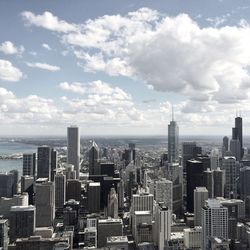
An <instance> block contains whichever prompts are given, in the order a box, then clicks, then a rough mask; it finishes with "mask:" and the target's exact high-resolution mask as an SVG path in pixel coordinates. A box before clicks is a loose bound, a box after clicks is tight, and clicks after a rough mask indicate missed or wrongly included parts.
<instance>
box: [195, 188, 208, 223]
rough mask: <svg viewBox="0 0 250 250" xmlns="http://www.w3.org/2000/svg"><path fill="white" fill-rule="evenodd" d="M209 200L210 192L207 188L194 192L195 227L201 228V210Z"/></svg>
mask: <svg viewBox="0 0 250 250" xmlns="http://www.w3.org/2000/svg"><path fill="white" fill-rule="evenodd" d="M206 200H208V190H207V189H206V188H205V187H196V189H195V190H194V225H195V226H201V209H202V207H203V206H204V205H205V201H206Z"/></svg>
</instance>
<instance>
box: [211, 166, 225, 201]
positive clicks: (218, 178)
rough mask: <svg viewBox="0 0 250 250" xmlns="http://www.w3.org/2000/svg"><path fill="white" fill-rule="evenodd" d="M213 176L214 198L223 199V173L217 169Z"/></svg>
mask: <svg viewBox="0 0 250 250" xmlns="http://www.w3.org/2000/svg"><path fill="white" fill-rule="evenodd" d="M213 176H214V197H215V198H216V197H224V189H225V171H224V170H222V169H220V168H217V169H215V170H214V171H213Z"/></svg>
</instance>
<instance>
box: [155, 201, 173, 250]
mask: <svg viewBox="0 0 250 250" xmlns="http://www.w3.org/2000/svg"><path fill="white" fill-rule="evenodd" d="M171 223H172V211H171V210H170V209H169V208H168V207H166V206H165V205H164V204H161V203H159V204H157V207H156V233H157V245H158V249H159V250H164V247H165V242H166V241H168V240H170V235H171Z"/></svg>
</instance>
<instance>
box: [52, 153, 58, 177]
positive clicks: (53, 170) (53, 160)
mask: <svg viewBox="0 0 250 250" xmlns="http://www.w3.org/2000/svg"><path fill="white" fill-rule="evenodd" d="M56 168H57V151H56V150H55V149H54V148H51V181H54V177H55V174H56Z"/></svg>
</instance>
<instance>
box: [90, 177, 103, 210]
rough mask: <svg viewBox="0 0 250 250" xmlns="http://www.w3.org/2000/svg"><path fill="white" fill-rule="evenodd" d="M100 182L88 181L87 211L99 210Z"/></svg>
mask: <svg viewBox="0 0 250 250" xmlns="http://www.w3.org/2000/svg"><path fill="white" fill-rule="evenodd" d="M100 200H101V184H100V182H90V183H89V184H88V189H87V202H88V211H89V213H99V212H100Z"/></svg>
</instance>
